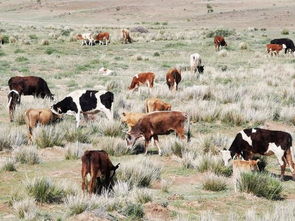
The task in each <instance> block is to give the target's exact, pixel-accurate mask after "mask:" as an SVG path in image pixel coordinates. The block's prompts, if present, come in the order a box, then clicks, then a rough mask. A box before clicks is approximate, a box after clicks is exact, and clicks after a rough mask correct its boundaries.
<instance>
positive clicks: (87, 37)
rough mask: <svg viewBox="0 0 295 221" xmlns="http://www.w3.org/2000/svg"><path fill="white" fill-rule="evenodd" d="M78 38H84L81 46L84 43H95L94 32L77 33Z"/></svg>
mask: <svg viewBox="0 0 295 221" xmlns="http://www.w3.org/2000/svg"><path fill="white" fill-rule="evenodd" d="M76 39H77V40H82V42H81V46H83V45H91V46H92V45H94V44H95V39H94V34H93V33H83V34H77V35H76Z"/></svg>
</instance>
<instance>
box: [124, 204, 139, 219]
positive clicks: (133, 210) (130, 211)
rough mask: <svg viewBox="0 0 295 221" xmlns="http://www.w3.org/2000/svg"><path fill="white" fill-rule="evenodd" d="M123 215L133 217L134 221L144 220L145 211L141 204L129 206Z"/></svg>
mask: <svg viewBox="0 0 295 221" xmlns="http://www.w3.org/2000/svg"><path fill="white" fill-rule="evenodd" d="M122 213H123V214H124V215H125V216H128V217H131V218H133V219H136V218H137V219H138V218H143V216H144V211H143V207H142V205H141V204H134V203H132V204H128V205H127V206H126V207H124V208H123V210H122Z"/></svg>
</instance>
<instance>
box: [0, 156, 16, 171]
mask: <svg viewBox="0 0 295 221" xmlns="http://www.w3.org/2000/svg"><path fill="white" fill-rule="evenodd" d="M0 171H16V167H15V161H14V160H13V159H10V158H9V159H6V160H5V161H4V162H3V163H2V164H1V165H0Z"/></svg>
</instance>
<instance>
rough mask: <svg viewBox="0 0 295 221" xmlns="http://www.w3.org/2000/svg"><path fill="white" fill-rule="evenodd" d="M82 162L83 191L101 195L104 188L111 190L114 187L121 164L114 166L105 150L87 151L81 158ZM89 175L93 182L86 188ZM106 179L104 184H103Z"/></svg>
mask: <svg viewBox="0 0 295 221" xmlns="http://www.w3.org/2000/svg"><path fill="white" fill-rule="evenodd" d="M81 160H82V169H81V175H82V190H83V191H85V190H87V191H88V192H90V193H98V194H100V193H101V191H102V188H105V189H109V188H112V185H113V177H114V175H115V172H116V170H117V169H118V167H119V163H118V164H117V165H116V166H114V165H113V164H112V162H111V160H110V159H109V156H108V154H107V152H105V151H104V150H89V151H85V152H84V155H83V156H82V157H81ZM87 174H90V177H91V180H90V183H89V184H88V187H86V179H87ZM102 178H104V182H102V180H101V179H102Z"/></svg>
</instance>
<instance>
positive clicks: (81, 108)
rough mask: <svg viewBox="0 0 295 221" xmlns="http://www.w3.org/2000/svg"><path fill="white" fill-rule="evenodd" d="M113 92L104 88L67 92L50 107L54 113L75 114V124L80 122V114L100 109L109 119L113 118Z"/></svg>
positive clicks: (95, 111)
mask: <svg viewBox="0 0 295 221" xmlns="http://www.w3.org/2000/svg"><path fill="white" fill-rule="evenodd" d="M113 101H114V94H113V93H112V92H110V91H106V90H100V91H96V90H76V91H73V92H71V93H70V94H68V95H67V96H66V97H65V98H64V99H63V100H61V101H59V102H57V103H56V104H54V105H53V106H52V107H51V111H52V112H53V113H55V114H59V115H61V114H69V115H75V116H76V126H77V128H78V127H79V124H80V114H81V113H83V114H84V117H86V115H87V114H94V113H97V112H99V111H102V112H104V113H105V114H106V116H107V117H108V119H109V120H112V119H113V114H112V110H111V108H112V103H113Z"/></svg>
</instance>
